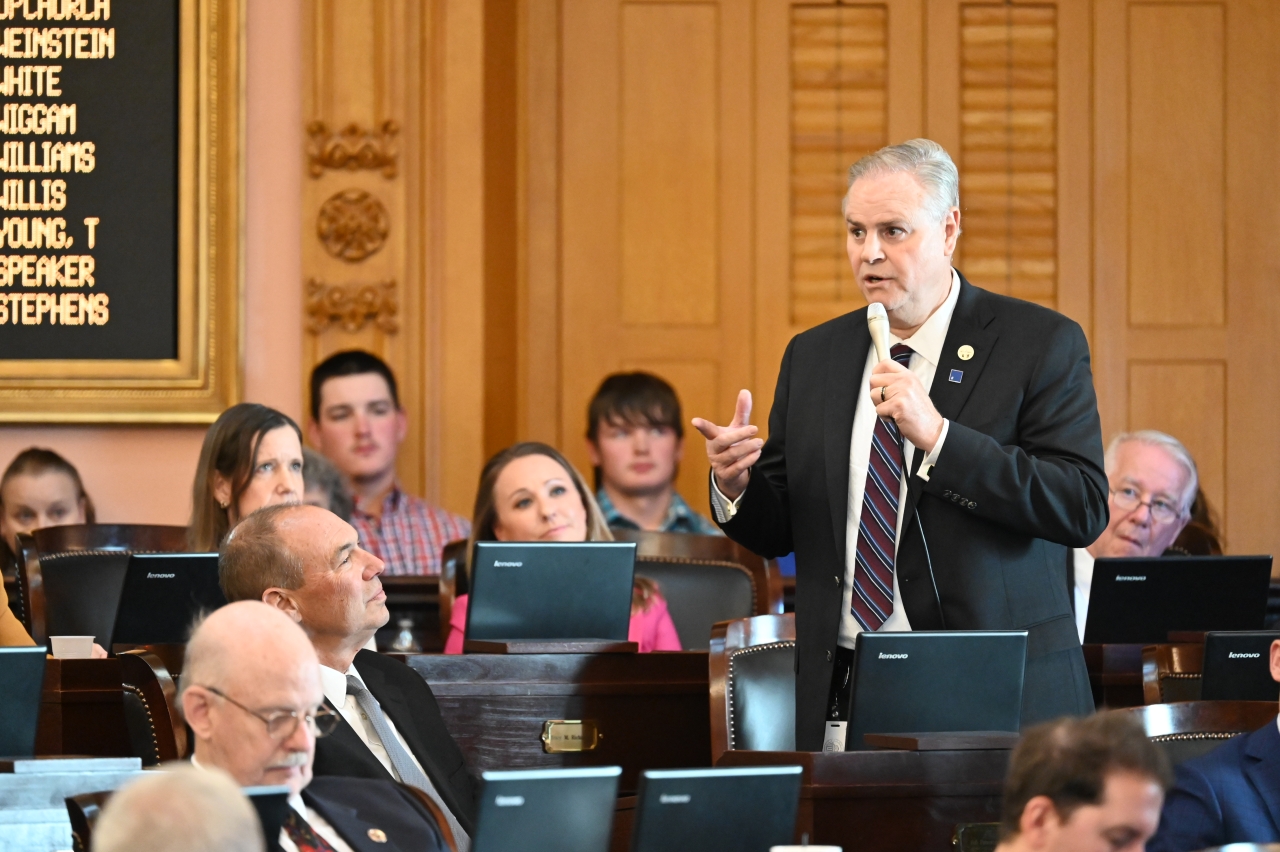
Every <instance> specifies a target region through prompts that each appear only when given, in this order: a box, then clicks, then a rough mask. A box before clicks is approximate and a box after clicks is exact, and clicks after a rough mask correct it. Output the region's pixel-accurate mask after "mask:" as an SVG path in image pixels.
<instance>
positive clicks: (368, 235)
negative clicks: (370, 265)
mask: <svg viewBox="0 0 1280 852" xmlns="http://www.w3.org/2000/svg"><path fill="white" fill-rule="evenodd" d="M389 229H390V220H389V217H388V216H387V208H385V207H383V206H382V202H381V201H379V200H378V199H376V198H374V197H373V196H372V195H370V194H369V193H367V192H365V191H364V190H363V189H344V190H343V191H342V192H339V193H337V194H336V195H332V196H330V197H329V200H328V201H326V202H325V203H324V204H322V205H320V215H319V216H318V217H317V218H316V235H317V236H319V237H320V242H321V243H323V244H324V248H325V251H327V252H329V254H331V255H333V256H334V257H337V258H341V259H342V260H345V261H347V262H348V263H356V262H358V261H361V260H364V259H365V258H366V257H368V256H369V255H371V254H373V253H374V252H376V251H377V250H378V249H380V248H382V245H383V243H385V242H386V241H387V231H388V230H389Z"/></svg>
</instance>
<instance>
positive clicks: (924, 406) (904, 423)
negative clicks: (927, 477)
mask: <svg viewBox="0 0 1280 852" xmlns="http://www.w3.org/2000/svg"><path fill="white" fill-rule="evenodd" d="M882 388H883V390H884V394H883V396H881V389H882ZM870 396H871V403H872V404H873V405H874V406H875V407H876V414H878V415H879V416H881V417H888V418H890V419H891V420H893V421H894V422H895V423H897V424H898V429H899V431H901V432H902V436H903V437H904V438H906V439H907V440H908V441H910V442H911V443H912V444H913V445H914V446H916V447H918V448H919V449H921V450H923V451H924V452H926V453H929V452H932V451H933V445H934V444H936V443H938V436H939V435H941V434H942V415H941V414H939V413H938V409H936V408H934V407H933V400H931V399H929V394H927V393H926V392H925V389H924V385H922V384H920V379H919V378H918V377H917V376H916V374H915V373H913V372H911V371H910V370H908V369H907V368H906V367H904V366H902V365H901V364H899V363H898V362H897V361H894V360H892V359H886V360H884V361H881V362H880V363H879V364H876V365H875V367H874V368H873V369H872V370H871V391H870ZM882 399H883V401H881V400H882Z"/></svg>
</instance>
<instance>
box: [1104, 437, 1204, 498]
mask: <svg viewBox="0 0 1280 852" xmlns="http://www.w3.org/2000/svg"><path fill="white" fill-rule="evenodd" d="M1130 442H1137V443H1139V444H1146V445H1147V446H1150V447H1159V448H1161V449H1162V450H1164V451H1165V452H1166V453H1168V454H1169V455H1171V456H1173V460H1174V461H1176V462H1177V463H1178V464H1180V465H1181V466H1182V469H1183V470H1184V471H1185V472H1186V474H1187V485H1186V487H1185V488H1183V489H1182V498H1181V501H1180V503H1179V505H1178V511H1179V513H1180V514H1181V515H1182V516H1183V517H1186V515H1187V513H1188V512H1190V511H1191V504H1192V503H1193V502H1195V499H1196V489H1198V488H1199V487H1200V472H1199V470H1198V469H1197V468H1196V460H1195V459H1193V458H1192V457H1191V453H1189V452H1188V451H1187V448H1186V447H1184V446H1183V445H1182V442H1181V441H1179V440H1178V439H1177V438H1175V437H1173V436H1172V435H1168V434H1166V433H1164V432H1158V431H1156V430H1155V429H1139V430H1138V431H1136V432H1121V433H1120V434H1119V435H1116V436H1115V437H1114V438H1112V439H1111V443H1110V444H1108V445H1107V456H1106V464H1107V473H1108V475H1109V474H1110V473H1111V471H1112V470H1113V469H1114V468H1115V460H1116V453H1118V452H1119V451H1120V446H1121V445H1122V444H1128V443H1130Z"/></svg>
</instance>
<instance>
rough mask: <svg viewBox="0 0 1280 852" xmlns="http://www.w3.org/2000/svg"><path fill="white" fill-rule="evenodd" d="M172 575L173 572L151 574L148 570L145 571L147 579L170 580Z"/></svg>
mask: <svg viewBox="0 0 1280 852" xmlns="http://www.w3.org/2000/svg"><path fill="white" fill-rule="evenodd" d="M174 576H175V575H173V574H152V573H151V572H150V571H148V572H147V579H148V580H172V579H173V578H174Z"/></svg>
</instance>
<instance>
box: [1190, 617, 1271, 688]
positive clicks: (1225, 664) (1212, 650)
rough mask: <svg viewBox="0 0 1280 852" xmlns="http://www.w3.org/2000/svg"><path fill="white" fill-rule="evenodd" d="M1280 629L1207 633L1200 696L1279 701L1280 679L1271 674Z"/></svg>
mask: <svg viewBox="0 0 1280 852" xmlns="http://www.w3.org/2000/svg"><path fill="white" fill-rule="evenodd" d="M1277 639H1280V633H1278V632H1275V631H1266V632H1252V631H1249V632H1241V633H1220V632H1212V633H1206V634H1205V636H1204V669H1203V670H1202V671H1201V674H1200V698H1201V699H1203V700H1205V701H1276V700H1277V699H1280V683H1276V682H1275V681H1274V680H1273V679H1272V678H1271V643H1272V642H1274V641H1276V640H1277Z"/></svg>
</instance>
